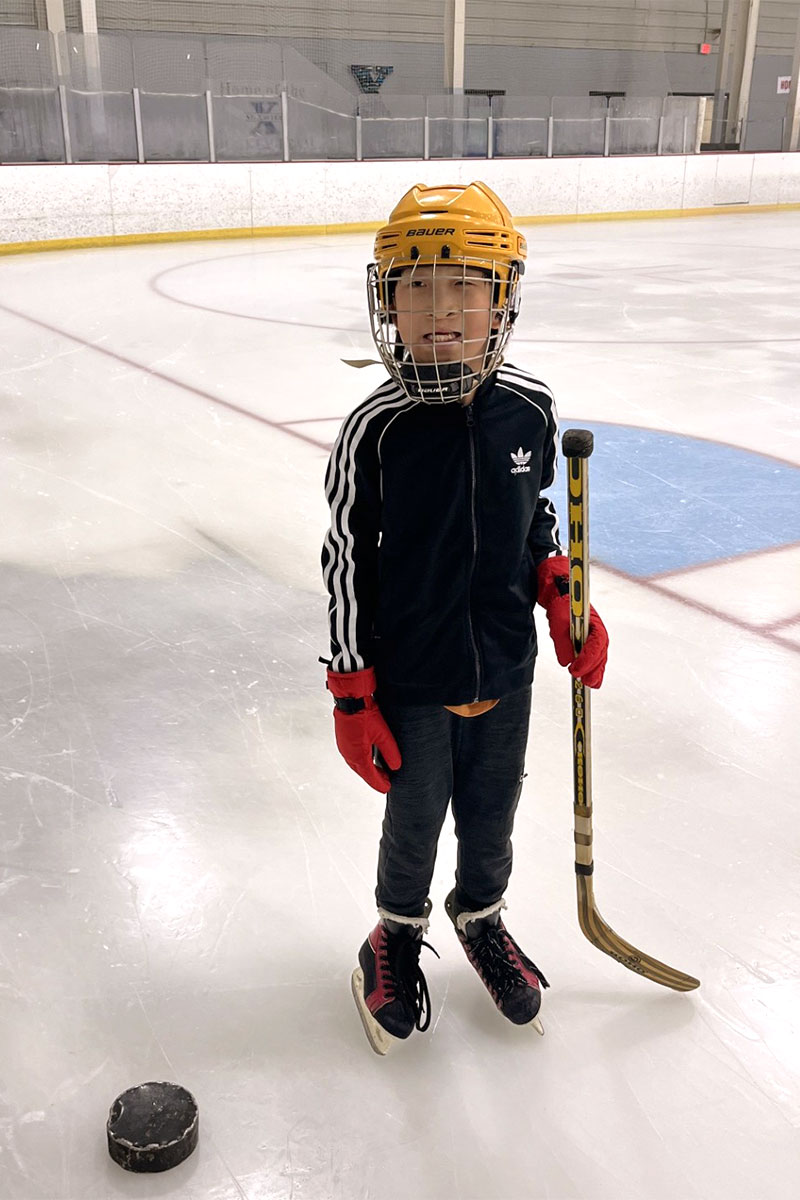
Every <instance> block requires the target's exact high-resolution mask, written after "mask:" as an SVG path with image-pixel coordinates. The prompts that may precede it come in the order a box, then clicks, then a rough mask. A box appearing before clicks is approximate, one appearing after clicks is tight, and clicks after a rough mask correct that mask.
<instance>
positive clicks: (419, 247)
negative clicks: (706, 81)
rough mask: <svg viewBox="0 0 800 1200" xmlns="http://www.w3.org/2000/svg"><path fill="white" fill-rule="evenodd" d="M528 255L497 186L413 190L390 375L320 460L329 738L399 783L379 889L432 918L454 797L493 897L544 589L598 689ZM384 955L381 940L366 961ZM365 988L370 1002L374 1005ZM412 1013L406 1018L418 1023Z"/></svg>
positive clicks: (564, 653)
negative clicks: (326, 508) (559, 508)
mask: <svg viewBox="0 0 800 1200" xmlns="http://www.w3.org/2000/svg"><path fill="white" fill-rule="evenodd" d="M525 257H526V245H525V239H524V238H523V237H522V236H521V234H520V233H519V232H518V231H517V230H515V229H514V226H513V223H512V220H511V214H510V213H509V211H508V209H507V208H506V207H505V205H504V204H503V203H502V201H501V200H499V199H498V197H497V196H495V195H494V193H493V192H492V191H491V190H490V189H489V188H488V187H486V186H485V184H482V183H472V184H469V185H468V186H452V187H451V186H448V187H425V186H423V185H418V186H416V187H414V188H412V189H411V190H410V191H409V192H408V193H407V194H406V195H405V196H403V198H402V199H401V200H400V202H399V203H398V205H397V206H396V208H395V209H394V211H393V212H392V214H391V216H390V218H389V223H388V224H387V225H386V226H385V227H384V228H382V229H381V230H379V232H378V234H377V237H376V240H375V261H374V262H373V263H372V265H371V266H370V268H369V271H368V299H369V311H370V321H371V327H372V333H373V337H374V339H375V344H376V346H377V348H378V351H379V353H380V356H381V360H382V361H383V363H384V365H385V366H386V369H387V371H388V374H389V378H388V379H386V380H385V381H384V382H382V383H381V384H380V385H379V386H378V387H377V388H376V389H375V391H374V392H373V393H372V395H370V396H369V397H368V398H367V399H366V400H365V401H364V402H363V403H362V404H360V405H359V406H357V407H356V408H355V409H354V410H353V412H352V413H351V414H350V416H349V417H347V418H346V419H345V421H344V423H343V425H342V428H341V430H340V433H339V436H338V438H337V441H336V444H335V446H334V448H333V452H332V454H331V458H330V462H329V464H328V470H327V474H326V482H325V487H326V495H327V499H328V502H329V505H330V509H331V526H330V530H329V532H328V534H327V536H326V538H325V545H324V547H323V552H322V565H323V575H324V578H325V583H326V586H327V589H328V593H329V597H330V600H329V622H330V637H331V657H330V660H329V663H328V673H327V679H328V688H329V690H330V692H331V694H332V696H333V699H334V710H335V711H334V717H335V728H336V741H337V745H338V747H339V750H340V751H341V753H342V756H343V757H344V758H345V760H346V761H347V763H348V765H349V766H350V767H351V768H352V769H353V770H354V771H356V772H357V773H358V774H359V775H360V776H361V777H362V778H363V779H364V780H366V782H367V783H369V784H370V786H371V787H373V788H375V789H376V790H377V791H379V792H382V793H386V810H385V815H384V822H383V831H382V837H381V843H380V849H379V855H378V880H377V887H376V892H375V896H376V900H377V902H378V908H379V911H381V912H386V913H389V914H390V919H394V920H403V919H405V920H411V921H412V922H417V923H418V914H419V913H422V912H424V911H425V906H426V904H427V903H428V893H429V888H430V883H431V879H432V876H433V870H434V864H435V860H436V849H437V843H438V839H439V834H440V832H441V829H442V825H443V823H444V820H445V817H446V814H447V810H448V808H449V807H450V806H451V805H452V810H453V814H454V817H455V827H456V837H457V839H458V863H457V869H456V899H457V902H458V905H457V907H458V911H459V912H462V913H482V912H485V911H487V910H488V911H490V912H492V911H495V910H497V911H499V907H500V904H501V902H502V900H503V895H504V893H505V890H506V886H507V884H508V880H509V877H510V874H511V863H512V850H511V834H512V830H513V825H514V815H515V811H516V807H517V803H518V800H519V797H520V792H521V789H522V779H523V777H524V765H525V750H526V745H527V739H528V724H529V718H530V704H531V684H532V680H533V670H534V663H535V659H536V653H537V639H536V628H535V625H534V619H533V609H534V606H535V604H536V603H537V602H538V603H539V604H540V605H541V606H542V607H543V608H544V611H545V613H546V615H547V619H548V623H549V627H550V633H551V636H552V638H553V641H554V643H555V647H556V654H557V657H558V660H559V662H560V663H562V664H563V665H565V666H569V669H570V671H571V673H572V674H573V675H574V676H576V677H577V678H580V679H583V681H584V682H585V683H586V684H587V685H588V686H589V687H599V685H600V683H601V681H602V676H603V670H604V668H605V662H606V655H607V648H608V636H607V634H606V631H605V628H604V627H603V623H602V621H601V620H600V618H599V617H598V615H597V613H596V612H595V610H594V609H592V610H591V615H590V623H589V631H588V636H587V637H586V639H585V643H584V646H583V649H582V650H581V653H580V654H579V655H578V656H577V657H576V656H575V653H574V650H573V649H572V642H571V638H570V632H569V564H568V561H567V559H566V557H565V556H564V553H563V551H562V549H561V545H560V542H559V539H558V526H557V520H556V514H555V510H554V508H553V505H552V502H551V501H550V499H549V498H548V497H547V496H546V495H545V494H544V490H545V489H547V488H549V487H550V486H551V484H552V483H553V482H554V479H555V469H556V456H557V432H558V430H557V422H556V413H555V405H554V401H553V397H552V395H551V393H550V390H549V389H548V388H547V387H546V386H545V384H543V383H542V382H541V381H540V380H538V379H536V378H534V377H533V376H532V375H530V374H528V373H527V372H526V371H524V370H520V369H519V368H517V367H514V366H511V365H510V364H508V363H506V362H504V358H503V355H504V353H505V349H506V345H507V343H508V339H509V337H510V335H511V332H512V329H513V326H514V322H515V321H516V318H517V313H518V311H519V302H520V282H521V277H522V273H523V271H524V263H525ZM493 928H494V929H495V931H496V932H495V933H493V934H491V936H490V937H489V938H488V940H486V939H484V940H483V941H481V942H480V946H487V947H489V948H488V949H486V950H483V949H480V948H479V947H478V948H476V954H478V950H479V949H480V953H479V958H478V959H476V960H475V961H480V962H481V963H483V962H484V959H486V961H487V962H488V958H486V956H487V955H492V956H494V957H497V955H495V949H496V950H497V953H498V954H499V953H500V950H501V949H502V950H503V953H504V954H505V959H504V961H505V962H506V964H507V965H508V972H509V974H508V978H509V979H510V977H511V976H510V972H511V971H515V972H518V973H519V972H521V977H522V978H524V979H525V980H526V987H529V989H533V990H536V989H535V987H534V985H533V983H532V980H533V979H534V978H539V976H538V973H537V972H536V971H535V969H533V968H532V966H531V965H529V963H528V960H527V959H525V958H524V956H522V955H521V953H520V952H519V951H518V949H517V948H516V947H514V946H513V943H512V942H511V940H510V938H508V935H507V934H506V933H505V931H504V930H503V929H502V925H501V923H498V925H497V926H494V927H493ZM462 932H463V931H462ZM506 939H507V940H506ZM467 941H468V942H469V939H467ZM493 947H494V949H493ZM362 949H363V948H362ZM377 951H378V942H377V941H373V944H372V950H371V951H367V961H368V962H369V955H370V954H372V955H373V957H374V955H375V954H376V953H377ZM509 956H511V957H509ZM514 956H516V958H514ZM512 960H513V961H512ZM498 961H499V959H498ZM361 970H362V972H363V971H364V966H363V963H362V966H361ZM490 974H491V972H489V971H488V968H487V973H486V975H485V978H487V980H488V978H489V975H490ZM375 978H376V980H377V974H376V976H375ZM504 978H505V976H504ZM515 978H516V976H515ZM412 982H413V981H412ZM487 986H490V987H491V986H492V985H489V984H487ZM364 987H365V988H366V992H365V1003H364V1007H363V1008H362V1009H361V1011H362V1016H363V1014H364V1012H365V1011H366V1012H369V1013H370V1016H373V1014H372V1012H371V1011H370V1007H369V1003H368V1002H367V998H368V997H370V996H371V995H372V992H373V990H374V989H373V988H372V985H371V983H370V981H366V982H365V984H364ZM509 987H510V990H508V989H506V991H502V989H500V990H498V995H500V994H501V991H502V996H503V1003H502V1009H503V1011H504V1012H507V1014H508V1015H509V1016H510V1017H511V1019H512V1020H516V1019H518V1017H519V1014H520V1013H522V1014H523V1016H525V1019H526V1020H530V1019H531V1015H535V1014H532V1013H531V1009H532V1000H531V998H530V997H528V1000H527V1002H526V1003H527V1005H528V1007H527V1008H525V1005H524V1003H523V1002H522V1001H520V1000H519V998H518V995H517V993H514V987H511V986H510V985H509ZM512 993H514V995H513V996H512ZM403 994H404V995H405V993H403ZM418 994H419V995H420V996H422V994H423V993H422V992H421V991H420V992H419V993H418ZM425 995H427V990H426V991H425ZM519 1005H522V1007H518V1006H519ZM379 1007H380V1006H379ZM377 1011H378V1009H376V1012H377ZM421 1011H422V1010H421V1009H419V1013H421ZM411 1012H412V1014H413V1013H414V1012H415V1010H414V1008H413V1005H412V1006H411ZM512 1013H513V1014H515V1015H511V1014H512ZM418 1015H419V1014H417V1015H415V1016H414V1019H413V1020H411V1024H409V1020H410V1019H411V1018H409V1016H408V1013H406V1017H405V1022H404V1025H403V1024H402V1023H401V1026H402V1027H404V1028H407V1029H408V1030H409V1032H410V1031H411V1029H413V1028H414V1027H415V1026H416V1027H417V1028H420V1027H422V1026H423V1025H424V1024H426V1023H427V1022H426V1021H423V1020H422V1019H417V1016H418Z"/></svg>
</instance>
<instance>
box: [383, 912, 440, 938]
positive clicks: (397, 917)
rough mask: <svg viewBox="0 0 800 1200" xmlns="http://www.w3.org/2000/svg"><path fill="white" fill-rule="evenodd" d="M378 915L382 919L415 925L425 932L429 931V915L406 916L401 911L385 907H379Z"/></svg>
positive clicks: (399, 923)
mask: <svg viewBox="0 0 800 1200" xmlns="http://www.w3.org/2000/svg"><path fill="white" fill-rule="evenodd" d="M378 916H379V917H380V919H381V920H382V921H396V922H397V924H398V925H415V926H416V927H417V928H418V929H421V930H422V932H423V933H427V932H428V929H429V928H430V921H429V920H428V918H427V917H404V916H402V914H401V913H393V912H389V911H388V910H387V909H385V908H379V909H378Z"/></svg>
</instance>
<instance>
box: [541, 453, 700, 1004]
mask: <svg viewBox="0 0 800 1200" xmlns="http://www.w3.org/2000/svg"><path fill="white" fill-rule="evenodd" d="M561 445H562V449H563V451H564V457H565V458H566V460H567V506H568V512H569V517H568V520H569V591H570V628H571V633H572V642H573V645H574V647H575V650H576V652H578V651H580V649H581V647H582V646H583V643H584V641H585V638H586V634H587V633H588V623H589V462H588V459H589V455H590V454H591V453H592V450H593V449H594V437H593V435H592V434H591V433H590V432H589V430H588V429H568V430H567V431H566V433H565V434H564V436H563V438H562V441H561ZM590 717H591V712H590V703H589V690H588V689H587V688H586V687H585V686H584V684H582V683H581V681H580V680H579V679H573V680H572V764H573V782H574V790H575V806H574V808H575V878H576V881H577V885H578V920H579V922H580V927H581V930H582V931H583V933H584V934H585V936H586V937H587V938H588V939H589V941H590V942H591V943H592V945H594V946H597V948H598V950H602V951H603V953H604V954H609V955H610V956H611V957H612V958H615V959H616V960H617V962H620V963H622V965H623V967H627V968H628V970H629V971H635V972H636V973H637V975H644V977H645V978H646V979H652V980H653V982H654V983H660V984H663V986H664V987H668V988H674V989H675V991H677V992H690V991H692V989H693V988H696V987H699V986H700V980H699V979H695V978H694V976H692V975H684V973H683V971H676V970H675V968H674V967H668V966H667V965H666V964H665V963H662V962H659V961H658V959H657V958H651V957H650V955H649V954H645V953H644V951H642V950H637V949H636V947H635V946H632V945H631V944H630V942H626V941H625V939H624V938H621V937H620V936H619V934H618V933H615V932H614V930H613V929H612V928H611V926H610V925H608V924H606V922H605V921H604V920H603V918H602V917H601V916H600V913H599V912H598V911H597V905H596V904H595V899H594V884H593V880H592V872H593V871H594V863H593V861H592V765H591V719H590Z"/></svg>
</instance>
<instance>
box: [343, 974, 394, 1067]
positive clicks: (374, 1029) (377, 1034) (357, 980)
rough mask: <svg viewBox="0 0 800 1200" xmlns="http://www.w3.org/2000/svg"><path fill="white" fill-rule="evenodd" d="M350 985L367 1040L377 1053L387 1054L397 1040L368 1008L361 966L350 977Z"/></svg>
mask: <svg viewBox="0 0 800 1200" xmlns="http://www.w3.org/2000/svg"><path fill="white" fill-rule="evenodd" d="M350 986H351V987H352V989H353V999H354V1000H355V1002H356V1008H357V1009H358V1015H359V1016H360V1017H361V1024H362V1025H363V1026H364V1033H365V1034H366V1035H367V1041H368V1042H369V1044H370V1046H372V1049H373V1050H374V1051H375V1053H376V1054H381V1055H383V1054H387V1053H388V1052H389V1050H391V1048H392V1044H393V1043H394V1042H395V1041H396V1040H397V1039H396V1038H393V1037H392V1035H391V1034H390V1033H387V1032H386V1030H385V1029H384V1028H383V1026H382V1025H379V1024H378V1022H377V1021H376V1020H375V1018H374V1017H373V1015H372V1013H371V1012H370V1011H369V1009H368V1008H367V1004H366V1001H365V999H364V972H363V971H362V970H361V967H356V969H355V971H353V974H352V976H351V977H350Z"/></svg>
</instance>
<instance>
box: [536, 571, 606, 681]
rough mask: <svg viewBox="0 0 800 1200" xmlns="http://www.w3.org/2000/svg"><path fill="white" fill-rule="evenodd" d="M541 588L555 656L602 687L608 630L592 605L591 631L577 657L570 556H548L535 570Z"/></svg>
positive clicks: (573, 672)
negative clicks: (571, 595) (572, 623)
mask: <svg viewBox="0 0 800 1200" xmlns="http://www.w3.org/2000/svg"><path fill="white" fill-rule="evenodd" d="M536 577H537V582H538V585H539V591H538V596H537V600H538V603H539V604H541V606H542V608H543V609H544V611H545V613H546V614H547V623H548V625H549V626H550V637H551V638H552V639H553V643H554V645H555V648H556V658H557V659H558V661H559V662H560V664H561V666H562V667H567V666H568V667H569V673H570V675H574V676H575V678H576V679H580V680H581V682H582V683H585V684H586V686H587V687H590V688H599V687H600V684H601V683H602V682H603V672H604V671H605V669H606V660H607V659H608V633H607V632H606V627H605V625H604V624H603V622H602V621H601V620H600V618H599V616H598V615H597V613H596V612H595V610H594V609H593V608H592V606H591V605H590V606H589V633H588V634H587V637H586V640H585V642H584V643H583V649H582V650H581V652H580V654H579V655H578V656H577V658H576V657H575V647H574V646H573V644H572V635H571V634H570V626H569V617H570V603H569V559H568V558H565V557H564V556H563V555H561V556H559V557H558V558H546V559H544V561H543V562H540V563H539V566H538V568H537V570H536Z"/></svg>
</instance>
